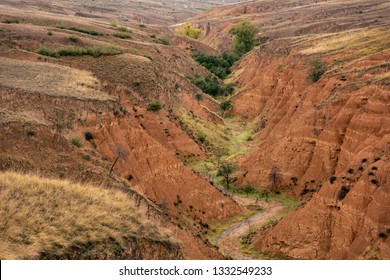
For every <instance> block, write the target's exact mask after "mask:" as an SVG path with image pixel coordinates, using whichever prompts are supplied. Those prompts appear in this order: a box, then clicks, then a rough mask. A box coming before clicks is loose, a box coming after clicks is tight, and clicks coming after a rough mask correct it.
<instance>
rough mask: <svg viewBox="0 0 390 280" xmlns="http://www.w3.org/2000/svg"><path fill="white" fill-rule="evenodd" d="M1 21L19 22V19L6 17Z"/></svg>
mask: <svg viewBox="0 0 390 280" xmlns="http://www.w3.org/2000/svg"><path fill="white" fill-rule="evenodd" d="M2 23H7V24H11V23H19V20H18V19H17V18H6V19H5V20H3V21H2Z"/></svg>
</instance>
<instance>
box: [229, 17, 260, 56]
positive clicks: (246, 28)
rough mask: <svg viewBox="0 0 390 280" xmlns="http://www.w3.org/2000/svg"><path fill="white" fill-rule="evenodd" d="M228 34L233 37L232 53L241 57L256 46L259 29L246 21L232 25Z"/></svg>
mask: <svg viewBox="0 0 390 280" xmlns="http://www.w3.org/2000/svg"><path fill="white" fill-rule="evenodd" d="M229 33H230V34H232V35H234V39H233V51H234V52H235V53H236V54H238V55H240V56H242V55H244V54H245V53H247V52H249V51H251V50H252V49H253V47H254V46H255V45H256V35H257V34H258V33H259V29H258V28H257V27H256V26H255V25H254V24H252V23H250V22H248V21H242V22H240V23H237V24H234V25H233V26H232V27H231V28H230V30H229Z"/></svg>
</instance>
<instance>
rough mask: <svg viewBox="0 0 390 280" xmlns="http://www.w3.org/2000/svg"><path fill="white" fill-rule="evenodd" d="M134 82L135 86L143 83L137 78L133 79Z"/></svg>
mask: <svg viewBox="0 0 390 280" xmlns="http://www.w3.org/2000/svg"><path fill="white" fill-rule="evenodd" d="M132 84H133V86H135V87H139V86H140V85H141V81H140V80H138V79H135V80H133V82H132Z"/></svg>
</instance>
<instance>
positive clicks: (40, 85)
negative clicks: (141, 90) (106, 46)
mask: <svg viewBox="0 0 390 280" xmlns="http://www.w3.org/2000/svg"><path fill="white" fill-rule="evenodd" d="M0 84H2V85H5V86H9V87H13V88H18V89H22V90H26V91H29V92H40V93H45V94H47V95H53V96H66V97H69V96H70V97H77V98H81V99H94V100H95V99H96V100H112V99H113V97H111V96H109V95H108V94H106V93H104V92H102V91H101V90H100V83H99V81H98V79H96V78H95V77H93V76H92V75H91V73H89V72H87V71H81V70H77V69H72V68H70V67H66V66H60V65H55V64H50V63H38V62H29V61H19V60H14V59H8V58H2V59H1V60H0Z"/></svg>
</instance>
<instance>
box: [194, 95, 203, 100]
mask: <svg viewBox="0 0 390 280" xmlns="http://www.w3.org/2000/svg"><path fill="white" fill-rule="evenodd" d="M195 99H196V100H198V101H201V100H202V99H203V94H201V93H197V94H195Z"/></svg>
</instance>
